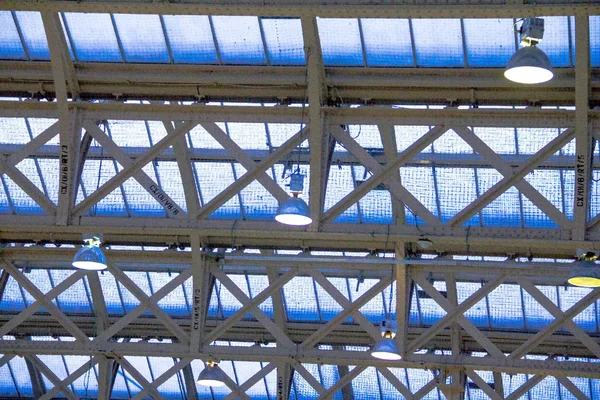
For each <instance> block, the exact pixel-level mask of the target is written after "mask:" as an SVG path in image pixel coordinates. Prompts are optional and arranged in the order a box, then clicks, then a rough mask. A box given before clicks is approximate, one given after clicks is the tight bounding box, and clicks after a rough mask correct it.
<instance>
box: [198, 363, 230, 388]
mask: <svg viewBox="0 0 600 400" xmlns="http://www.w3.org/2000/svg"><path fill="white" fill-rule="evenodd" d="M198 383H199V384H200V385H203V386H213V387H217V386H224V385H225V373H224V372H223V371H222V370H221V368H219V367H218V366H217V365H216V364H209V365H206V367H205V368H204V369H203V370H202V372H200V375H199V376H198Z"/></svg>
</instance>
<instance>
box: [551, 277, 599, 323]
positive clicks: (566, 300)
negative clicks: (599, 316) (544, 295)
mask: <svg viewBox="0 0 600 400" xmlns="http://www.w3.org/2000/svg"><path fill="white" fill-rule="evenodd" d="M591 291H592V289H590V288H582V287H576V286H565V287H560V288H559V289H558V296H559V304H560V309H561V310H562V311H563V312H566V311H567V310H568V309H569V308H571V307H573V306H574V305H575V304H576V303H577V302H578V301H579V300H581V299H582V298H584V297H585V296H587V295H588V294H589V293H590V292H591ZM594 303H595V302H592V304H591V305H590V306H589V307H587V308H586V309H585V310H583V311H582V312H581V313H579V314H577V315H576V316H575V317H573V322H575V323H576V324H577V325H579V327H580V328H581V329H583V330H584V331H586V332H598V325H597V323H596V309H595V308H596V306H595V304H594Z"/></svg>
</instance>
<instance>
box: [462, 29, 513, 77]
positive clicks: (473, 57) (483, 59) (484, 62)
mask: <svg viewBox="0 0 600 400" xmlns="http://www.w3.org/2000/svg"><path fill="white" fill-rule="evenodd" d="M463 24H464V32H465V46H466V50H467V60H468V65H469V67H504V66H505V65H506V63H508V60H509V59H510V57H512V55H513V54H514V52H515V50H516V48H515V43H516V41H515V34H514V33H513V20H512V19H464V20H463Z"/></svg>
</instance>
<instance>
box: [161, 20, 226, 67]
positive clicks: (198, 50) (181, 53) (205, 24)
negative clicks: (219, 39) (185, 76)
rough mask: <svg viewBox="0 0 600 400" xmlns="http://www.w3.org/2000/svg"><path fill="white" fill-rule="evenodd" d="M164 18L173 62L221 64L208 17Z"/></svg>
mask: <svg viewBox="0 0 600 400" xmlns="http://www.w3.org/2000/svg"><path fill="white" fill-rule="evenodd" d="M162 18H163V21H164V24H165V31H166V32H167V38H168V40H169V45H170V46H171V53H172V54H173V62H175V63H186V64H190V63H194V64H218V63H219V58H218V56H217V49H216V48H215V41H214V39H213V34H212V29H211V26H210V21H209V19H208V17H207V16H206V15H165V16H163V17H162Z"/></svg>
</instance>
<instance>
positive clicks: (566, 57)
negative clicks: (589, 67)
mask: <svg viewBox="0 0 600 400" xmlns="http://www.w3.org/2000/svg"><path fill="white" fill-rule="evenodd" d="M543 18H544V39H543V40H542V41H541V42H540V44H539V45H538V46H539V48H540V49H542V50H543V51H544V52H545V53H546V55H547V56H548V58H549V59H550V61H551V62H552V66H553V67H569V66H571V65H572V64H575V59H573V63H571V57H570V54H569V42H570V38H569V21H568V18H569V17H543Z"/></svg>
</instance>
